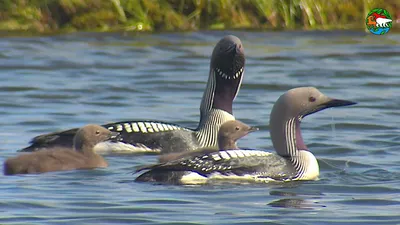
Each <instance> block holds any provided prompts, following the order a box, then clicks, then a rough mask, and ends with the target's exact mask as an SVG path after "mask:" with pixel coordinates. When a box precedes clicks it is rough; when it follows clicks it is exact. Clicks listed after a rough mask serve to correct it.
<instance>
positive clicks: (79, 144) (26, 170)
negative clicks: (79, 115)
mask: <svg viewBox="0 0 400 225" xmlns="http://www.w3.org/2000/svg"><path fill="white" fill-rule="evenodd" d="M118 138H119V134H118V133H116V132H111V131H109V130H107V129H106V128H104V127H102V126H98V125H93V124H89V125H86V126H84V127H82V128H81V129H79V130H78V131H77V132H76V134H75V137H74V140H73V143H74V144H73V148H71V149H69V148H66V147H55V148H57V149H51V148H48V149H45V150H41V151H36V152H32V153H23V154H21V155H18V156H16V157H13V158H9V159H7V160H6V161H5V162H4V174H5V175H13V174H30V173H45V172H51V171H61V170H74V169H93V168H97V167H107V166H108V163H107V162H106V160H105V159H104V158H103V157H102V156H100V155H98V154H96V153H95V152H94V151H93V148H94V146H95V145H96V144H98V143H101V142H104V141H118Z"/></svg>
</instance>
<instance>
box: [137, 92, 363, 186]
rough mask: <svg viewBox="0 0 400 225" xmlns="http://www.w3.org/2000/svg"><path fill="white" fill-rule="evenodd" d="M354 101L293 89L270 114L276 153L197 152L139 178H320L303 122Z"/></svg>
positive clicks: (174, 181) (199, 180)
mask: <svg viewBox="0 0 400 225" xmlns="http://www.w3.org/2000/svg"><path fill="white" fill-rule="evenodd" d="M353 104H356V103H355V102H352V101H347V100H339V99H332V98H329V97H327V96H325V95H324V94H322V93H321V92H320V91H319V90H317V89H316V88H314V87H300V88H294V89H291V90H289V91H288V92H286V93H285V94H283V95H281V96H280V97H279V99H278V100H277V101H276V103H275V104H274V106H273V108H272V111H271V115H270V122H269V123H270V135H271V140H272V144H273V146H274V149H275V151H276V154H275V153H271V152H266V151H262V150H226V151H217V152H212V153H207V154H202V155H196V156H194V157H188V158H181V159H177V160H173V161H168V162H165V163H161V164H158V165H157V166H152V167H149V168H150V170H148V171H147V172H145V173H143V174H142V175H140V176H139V177H137V178H136V181H155V182H161V183H171V184H204V183H207V182H211V181H213V180H224V181H234V182H238V181H239V182H240V181H246V182H267V181H272V180H273V181H291V180H315V179H317V178H318V176H319V166H318V162H317V159H316V158H315V156H314V155H313V154H312V153H311V152H310V151H309V150H308V148H307V146H306V145H305V144H304V141H303V138H302V136H301V132H300V123H301V120H302V119H303V118H304V117H306V116H308V115H310V114H313V113H315V112H318V111H321V110H323V109H326V108H331V107H339V106H347V105H353ZM155 175H157V176H155ZM148 177H152V178H153V179H152V180H149V179H147V178H148Z"/></svg>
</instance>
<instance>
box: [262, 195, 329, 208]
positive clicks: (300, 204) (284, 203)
mask: <svg viewBox="0 0 400 225" xmlns="http://www.w3.org/2000/svg"><path fill="white" fill-rule="evenodd" d="M270 195H276V196H291V197H293V198H282V199H278V200H274V201H272V202H270V203H268V205H269V206H272V207H278V208H295V209H318V208H323V207H326V206H325V205H321V204H319V201H318V199H317V198H318V197H312V198H311V199H304V198H301V197H300V196H298V195H297V194H296V193H293V192H284V191H271V192H270ZM296 196H297V197H296Z"/></svg>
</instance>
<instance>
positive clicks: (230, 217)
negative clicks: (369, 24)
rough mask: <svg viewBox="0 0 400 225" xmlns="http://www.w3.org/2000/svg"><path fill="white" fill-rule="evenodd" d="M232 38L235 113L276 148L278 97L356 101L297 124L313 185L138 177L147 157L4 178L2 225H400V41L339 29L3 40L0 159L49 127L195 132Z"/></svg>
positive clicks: (261, 141) (254, 140)
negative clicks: (172, 127)
mask: <svg viewBox="0 0 400 225" xmlns="http://www.w3.org/2000/svg"><path fill="white" fill-rule="evenodd" d="M226 34H234V35H237V36H238V37H239V38H240V39H241V40H242V41H243V45H244V47H245V53H246V60H247V61H246V69H245V77H244V81H243V86H242V89H241V91H240V93H239V95H238V97H237V99H236V100H235V102H234V113H235V116H236V118H237V119H240V120H242V121H244V122H246V123H248V124H250V125H257V126H259V127H260V128H261V131H259V132H255V133H252V134H250V135H249V136H247V137H246V138H244V139H242V140H241V141H240V142H239V145H240V146H243V147H250V148H262V149H266V150H272V148H271V145H272V144H271V140H270V137H269V133H268V119H269V113H270V110H271V108H272V105H273V103H274V101H275V100H276V99H277V98H278V97H279V95H281V94H282V93H283V92H285V91H286V90H288V89H290V88H293V87H298V86H310V85H312V86H316V87H318V88H319V89H320V90H321V91H322V92H324V93H325V94H327V95H329V96H332V97H337V98H343V99H349V100H353V101H357V102H358V103H359V104H358V105H355V106H350V107H344V108H335V109H330V110H325V111H323V112H320V113H317V114H314V115H311V116H309V117H307V118H305V119H304V120H303V123H302V130H303V137H304V139H305V142H306V143H307V144H308V146H309V148H310V150H311V151H312V152H313V153H314V154H315V155H316V157H317V158H318V159H319V163H320V169H321V175H320V180H318V181H312V182H296V183H289V184H284V185H282V184H271V185H218V186H165V185H154V184H146V183H135V182H134V179H135V177H136V175H133V174H132V171H133V170H134V168H135V166H138V165H142V164H146V163H151V162H155V161H156V156H149V155H147V156H143V155H139V156H138V155H107V156H105V157H106V159H107V160H108V162H109V164H110V167H109V168H106V169H96V170H92V171H68V172H56V173H47V174H42V175H28V176H8V177H5V176H2V179H1V180H0V192H1V197H0V199H1V201H0V211H1V214H0V215H1V217H0V224H161V223H162V224H178V223H180V224H400V200H399V196H400V153H399V152H400V151H399V150H400V129H399V126H400V123H399V121H400V74H399V72H400V35H399V34H394V33H389V34H388V35H384V36H375V35H366V34H364V33H343V32H323V33H321V32H308V33H303V32H274V33H268V32H201V33H178V34H176V33H173V34H170V33H168V34H140V35H134V34H94V33H78V34H69V35H60V36H52V37H21V38H15V37H4V38H0V62H1V63H0V77H1V84H0V105H1V107H0V113H1V121H0V125H1V131H0V140H1V143H2V145H1V147H0V150H1V154H0V160H1V161H4V159H6V158H7V157H11V156H15V155H16V154H17V153H16V150H17V149H20V148H22V147H26V146H27V144H28V142H29V140H30V139H31V138H32V137H34V136H36V135H39V134H42V133H45V132H51V131H56V130H60V129H67V128H73V127H79V126H83V125H84V124H87V123H100V124H104V123H107V122H116V121H122V120H129V119H135V120H137V119H157V120H164V121H169V122H173V123H178V124H181V125H184V126H187V127H192V128H195V127H196V125H197V121H198V119H199V104H200V99H201V97H202V93H203V90H204V88H205V84H206V81H207V76H208V69H209V60H210V55H211V52H212V49H213V47H214V45H215V44H216V43H217V41H218V40H219V39H220V38H222V37H223V36H224V35H226Z"/></svg>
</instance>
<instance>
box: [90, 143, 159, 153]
mask: <svg viewBox="0 0 400 225" xmlns="http://www.w3.org/2000/svg"><path fill="white" fill-rule="evenodd" d="M94 151H95V152H96V153H99V154H107V153H143V152H154V153H158V152H161V151H160V149H151V148H148V147H147V146H145V145H140V146H134V145H131V144H126V143H123V142H109V141H106V142H101V143H98V144H97V145H95V146H94Z"/></svg>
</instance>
